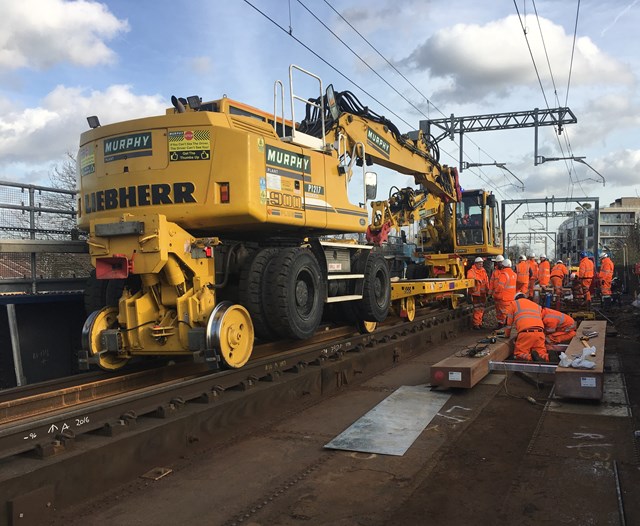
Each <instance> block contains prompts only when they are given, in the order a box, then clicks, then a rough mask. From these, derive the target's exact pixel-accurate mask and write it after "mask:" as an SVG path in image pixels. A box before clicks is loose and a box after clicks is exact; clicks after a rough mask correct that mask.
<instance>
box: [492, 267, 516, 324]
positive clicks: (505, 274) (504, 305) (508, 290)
mask: <svg viewBox="0 0 640 526" xmlns="http://www.w3.org/2000/svg"><path fill="white" fill-rule="evenodd" d="M515 296H516V273H515V272H514V271H513V269H512V268H511V260H510V259H505V260H504V261H503V262H502V270H501V271H500V274H499V275H498V280H497V282H496V284H495V286H494V289H493V299H494V301H495V304H496V319H497V321H498V326H497V327H496V328H497V329H501V328H502V327H504V326H505V324H506V322H507V310H508V308H509V306H510V305H511V304H512V303H513V300H514V298H515Z"/></svg>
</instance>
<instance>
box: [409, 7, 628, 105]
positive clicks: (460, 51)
mask: <svg viewBox="0 0 640 526" xmlns="http://www.w3.org/2000/svg"><path fill="white" fill-rule="evenodd" d="M540 26H541V30H542V34H543V35H544V44H545V46H546V51H547V53H548V56H549V62H550V63H551V66H552V68H553V74H554V79H555V84H556V86H557V87H558V88H559V89H563V88H564V87H565V86H566V84H567V74H568V72H569V62H570V57H571V47H572V44H573V35H568V34H566V33H565V31H564V29H563V28H562V26H559V25H557V24H554V23H553V22H551V21H550V20H547V19H545V18H540ZM534 28H535V29H534ZM528 37H529V43H530V45H531V49H532V53H533V55H534V57H535V59H536V65H537V67H538V71H539V73H540V76H541V78H542V80H543V84H544V85H545V89H546V90H549V92H552V89H553V88H552V86H551V83H550V76H549V70H548V67H547V59H546V57H545V51H544V48H543V44H542V41H541V39H540V32H539V31H538V27H537V24H535V26H534V24H531V25H530V26H529V27H528ZM402 62H403V64H408V65H410V66H412V67H413V68H414V69H416V70H421V71H425V72H428V73H429V75H430V77H431V78H432V79H436V80H439V81H440V88H439V89H438V90H437V91H435V92H434V94H433V97H434V98H437V99H439V100H440V101H445V102H447V101H453V102H459V103H466V102H472V101H473V102H478V101H479V100H483V99H487V98H489V97H490V96H491V97H494V98H504V97H506V96H508V95H509V94H511V93H512V92H513V91H514V90H515V89H518V88H522V87H526V88H535V89H538V88H537V86H538V80H537V77H536V72H535V70H534V68H533V65H532V61H531V57H530V54H529V50H528V48H527V43H526V41H525V39H524V36H523V32H522V27H521V25H520V20H519V18H518V17H517V16H516V15H511V16H507V17H506V18H503V19H500V20H496V21H493V22H489V23H487V24H484V25H477V24H456V25H454V26H452V27H448V28H446V29H441V30H439V31H437V32H436V33H434V34H433V35H432V36H430V37H429V38H428V39H427V40H426V41H425V42H424V43H423V44H421V45H420V46H418V47H417V48H416V49H414V50H413V51H412V52H411V53H410V54H409V55H408V56H407V57H406V58H405V59H404V60H403V61H402ZM633 80H634V77H633V75H632V73H631V72H630V70H629V68H628V66H626V65H624V64H622V63H620V62H619V61H617V60H615V59H614V58H613V57H610V56H608V55H607V54H606V53H604V52H602V51H601V50H600V49H598V47H597V46H596V45H595V44H594V43H593V41H592V40H591V39H590V38H588V37H580V38H578V39H577V40H576V48H575V56H574V61H573V70H572V74H571V84H572V86H575V85H595V84H599V83H606V84H607V85H611V84H612V83H613V84H618V85H619V84H631V83H632V82H633Z"/></svg>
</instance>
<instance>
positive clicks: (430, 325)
mask: <svg viewBox="0 0 640 526" xmlns="http://www.w3.org/2000/svg"><path fill="white" fill-rule="evenodd" d="M467 314H468V310H467V309H466V308H461V309H458V310H455V311H453V310H427V309H425V310H423V311H422V312H420V313H419V316H416V319H415V320H414V321H413V322H403V321H400V320H397V319H395V320H394V319H392V320H389V322H387V323H386V324H384V325H383V326H381V327H379V328H378V329H377V330H376V331H375V332H374V333H372V334H359V333H356V332H354V331H353V329H352V328H348V327H339V328H334V329H331V328H326V329H325V330H323V331H319V333H318V334H317V335H316V336H315V337H314V338H313V339H312V340H309V341H305V342H304V344H302V345H301V342H277V343H269V344H264V345H260V346H257V347H256V349H255V352H254V356H253V358H252V359H251V360H250V361H249V363H247V365H245V366H244V367H243V368H241V369H236V370H223V371H217V372H212V371H210V370H209V369H208V368H207V367H206V366H205V365H204V364H194V363H192V362H188V363H186V362H184V363H178V364H174V365H172V366H164V367H155V368H153V369H149V370H140V371H135V372H132V373H129V374H119V375H110V374H105V373H88V374H84V375H79V376H77V377H70V378H64V379H62V380H60V381H58V382H47V384H45V385H36V386H27V387H25V388H16V389H12V390H10V392H4V393H2V396H1V398H0V458H6V457H10V456H13V455H17V454H20V453H24V452H27V451H33V452H35V453H36V454H37V455H38V456H41V457H46V456H50V455H52V454H55V453H58V452H60V451H63V450H64V449H65V447H67V446H68V445H69V444H70V443H72V442H73V441H74V440H75V439H76V438H77V437H78V436H79V435H83V434H87V433H95V432H101V433H104V434H107V435H114V434H117V433H119V432H121V431H125V430H126V429H127V428H128V426H131V425H132V424H134V423H135V421H136V420H137V419H138V418H139V417H140V416H143V415H150V414H153V415H155V416H159V417H166V416H167V415H169V414H171V413H173V412H175V411H177V410H179V409H180V408H181V407H182V406H184V405H185V404H187V403H193V402H203V403H208V402H212V401H214V400H216V399H217V398H218V397H219V396H220V395H221V394H222V393H224V392H225V391H229V390H234V391H245V390H248V389H250V388H252V387H253V386H254V385H256V384H257V383H258V382H269V381H274V380H276V379H277V378H278V377H280V376H281V375H282V374H285V373H296V372H300V371H301V370H303V369H305V368H306V367H308V366H310V365H321V364H322V363H324V362H325V361H327V360H332V361H335V360H339V359H341V358H342V357H343V356H344V355H345V354H346V353H365V352H366V350H367V349H371V348H374V347H376V346H377V345H379V344H381V343H387V342H389V341H392V340H393V341H396V342H397V343H398V346H399V348H400V347H401V346H402V338H405V337H407V335H411V334H415V333H419V332H423V331H427V330H429V329H436V328H437V327H438V326H439V325H441V324H443V323H445V322H447V321H450V320H452V319H459V318H462V317H464V316H466V315H467Z"/></svg>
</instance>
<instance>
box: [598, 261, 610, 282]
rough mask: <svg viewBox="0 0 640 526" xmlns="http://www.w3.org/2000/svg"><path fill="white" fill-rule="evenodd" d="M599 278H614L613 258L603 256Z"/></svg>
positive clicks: (603, 279)
mask: <svg viewBox="0 0 640 526" xmlns="http://www.w3.org/2000/svg"><path fill="white" fill-rule="evenodd" d="M598 278H600V281H611V280H612V279H613V261H611V258H602V260H600V272H599V273H598Z"/></svg>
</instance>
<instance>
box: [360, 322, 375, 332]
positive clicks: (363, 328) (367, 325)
mask: <svg viewBox="0 0 640 526" xmlns="http://www.w3.org/2000/svg"><path fill="white" fill-rule="evenodd" d="M357 326H358V332H359V333H360V334H371V333H372V332H373V331H375V330H376V329H377V328H378V322H377V321H366V320H358V322H357Z"/></svg>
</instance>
